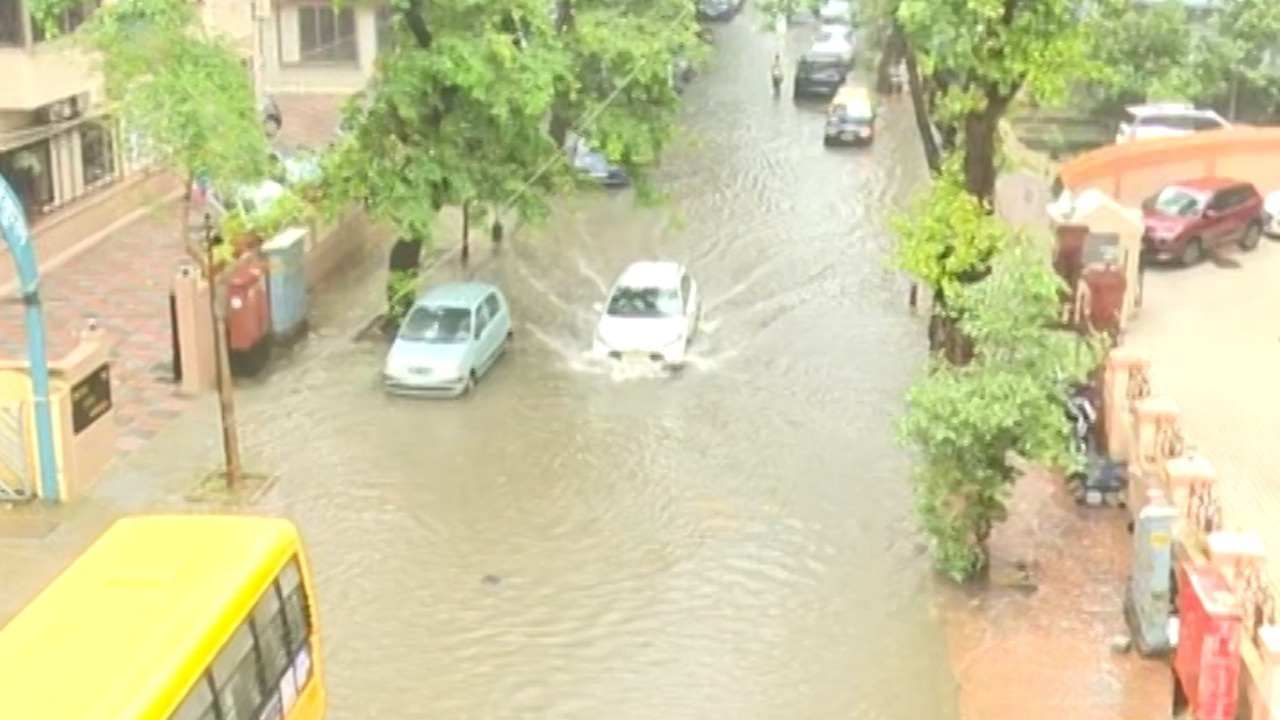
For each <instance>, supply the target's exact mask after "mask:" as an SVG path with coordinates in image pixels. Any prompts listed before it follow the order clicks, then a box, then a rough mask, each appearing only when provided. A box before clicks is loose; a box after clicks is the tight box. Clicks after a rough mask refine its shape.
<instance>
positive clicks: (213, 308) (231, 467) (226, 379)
mask: <svg viewBox="0 0 1280 720" xmlns="http://www.w3.org/2000/svg"><path fill="white" fill-rule="evenodd" d="M204 246H205V255H206V258H205V261H206V263H207V268H208V270H207V271H206V273H205V276H206V277H207V278H208V279H209V311H210V312H212V313H213V346H214V351H215V353H216V355H217V363H218V407H219V410H220V416H221V418H222V454H223V460H224V463H225V465H226V472H227V489H228V490H236V489H238V488H239V487H240V435H239V433H238V432H236V403H235V396H234V394H233V392H232V386H231V358H230V356H229V353H228V351H227V312H226V307H227V303H226V302H224V301H225V299H226V298H225V297H224V294H225V291H224V290H223V287H222V284H221V283H219V282H218V280H217V277H216V276H215V274H214V271H213V267H214V265H213V221H212V219H211V218H210V217H209V214H208V213H205V215H204Z"/></svg>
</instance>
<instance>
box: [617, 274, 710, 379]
mask: <svg viewBox="0 0 1280 720" xmlns="http://www.w3.org/2000/svg"><path fill="white" fill-rule="evenodd" d="M700 308H701V304H700V300H699V298H698V286H697V284H696V283H695V282H694V281H693V278H692V277H691V276H690V275H689V272H688V270H686V269H685V267H684V266H683V265H681V264H679V263H677V262H672V261H647V262H637V263H632V264H631V265H629V266H627V268H626V269H625V270H623V271H622V274H621V275H620V276H619V277H618V280H617V281H616V282H615V283H614V284H613V289H611V290H610V291H609V298H608V300H607V301H606V303H605V305H604V306H603V308H601V310H602V312H601V315H600V323H599V325H597V326H596V337H595V342H594V343H593V349H594V352H595V354H597V355H600V356H606V357H610V358H613V359H615V360H621V359H624V358H634V357H638V358H641V359H644V360H648V361H652V362H657V363H662V364H664V365H672V366H678V365H681V364H683V363H684V359H685V353H686V352H687V351H688V348H689V341H690V339H691V338H692V337H693V334H694V333H695V332H696V331H697V327H698V315H699V312H700Z"/></svg>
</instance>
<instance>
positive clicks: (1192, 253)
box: [1179, 238, 1204, 267]
mask: <svg viewBox="0 0 1280 720" xmlns="http://www.w3.org/2000/svg"><path fill="white" fill-rule="evenodd" d="M1179 259H1180V260H1181V261H1182V265H1183V267H1191V266H1192V265H1195V264H1196V263H1198V262H1200V261H1201V260H1203V259H1204V241H1203V240H1201V239H1200V238H1191V239H1190V240H1188V241H1187V246H1186V247H1185V248H1183V249H1182V257H1181V258H1179Z"/></svg>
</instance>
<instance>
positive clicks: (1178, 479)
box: [1164, 455, 1218, 518]
mask: <svg viewBox="0 0 1280 720" xmlns="http://www.w3.org/2000/svg"><path fill="white" fill-rule="evenodd" d="M1164 465H1165V482H1166V483H1167V484H1168V486H1169V499H1170V501H1171V502H1172V503H1173V506H1174V507H1175V508H1177V509H1178V515H1179V517H1182V518H1186V517H1187V513H1188V509H1189V508H1188V503H1189V502H1190V499H1191V489H1192V488H1195V487H1201V486H1205V485H1213V484H1214V483H1216V482H1217V480H1218V474H1217V471H1216V470H1214V468H1213V464H1212V463H1210V462H1209V461H1208V460H1207V459H1205V458H1203V457H1200V456H1199V455H1181V456H1179V457H1175V458H1170V459H1169V460H1166V461H1165V464H1164Z"/></svg>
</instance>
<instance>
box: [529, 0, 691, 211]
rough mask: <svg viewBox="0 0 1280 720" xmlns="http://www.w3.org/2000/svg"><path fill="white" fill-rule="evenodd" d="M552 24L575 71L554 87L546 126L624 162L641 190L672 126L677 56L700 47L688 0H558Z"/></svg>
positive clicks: (558, 136)
mask: <svg viewBox="0 0 1280 720" xmlns="http://www.w3.org/2000/svg"><path fill="white" fill-rule="evenodd" d="M554 23H555V29H556V33H557V37H558V40H559V43H560V46H561V47H562V48H563V49H564V52H565V53H566V54H567V55H568V57H569V63H570V66H571V68H572V72H570V73H567V74H565V75H562V76H561V77H560V78H559V82H558V84H557V87H556V96H555V102H554V104H553V112H552V116H551V125H550V133H551V137H552V140H553V142H555V144H556V146H557V147H563V146H564V144H565V140H566V136H567V134H568V132H569V131H570V130H575V131H576V132H577V133H578V134H579V135H581V136H583V137H584V138H586V139H587V140H588V141H589V142H591V143H592V144H593V145H594V146H595V147H596V148H597V149H599V150H600V151H601V152H603V153H605V155H607V156H608V157H609V159H610V160H611V161H613V162H615V163H619V164H621V165H622V166H623V167H625V168H626V169H627V170H628V172H629V173H630V174H631V175H632V177H633V178H634V179H635V180H636V181H637V186H638V187H639V188H640V190H641V191H644V192H647V191H649V190H651V186H650V184H649V183H648V177H649V171H650V170H651V169H652V168H653V167H654V166H655V165H656V164H657V163H658V160H659V158H660V157H661V154H662V151H663V149H664V148H665V147H666V145H667V143H668V142H669V141H670V140H671V138H672V136H673V135H674V133H675V129H676V121H677V116H678V112H679V109H680V94H679V92H678V91H677V89H676V84H675V82H674V78H673V72H674V69H675V67H676V65H677V62H679V61H685V62H690V63H692V62H696V61H698V60H700V59H701V57H702V54H703V52H704V51H703V43H702V42H701V41H700V40H699V39H698V24H697V19H696V17H695V13H694V6H693V3H692V2H690V1H689V0H556V2H555V20H554Z"/></svg>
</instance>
